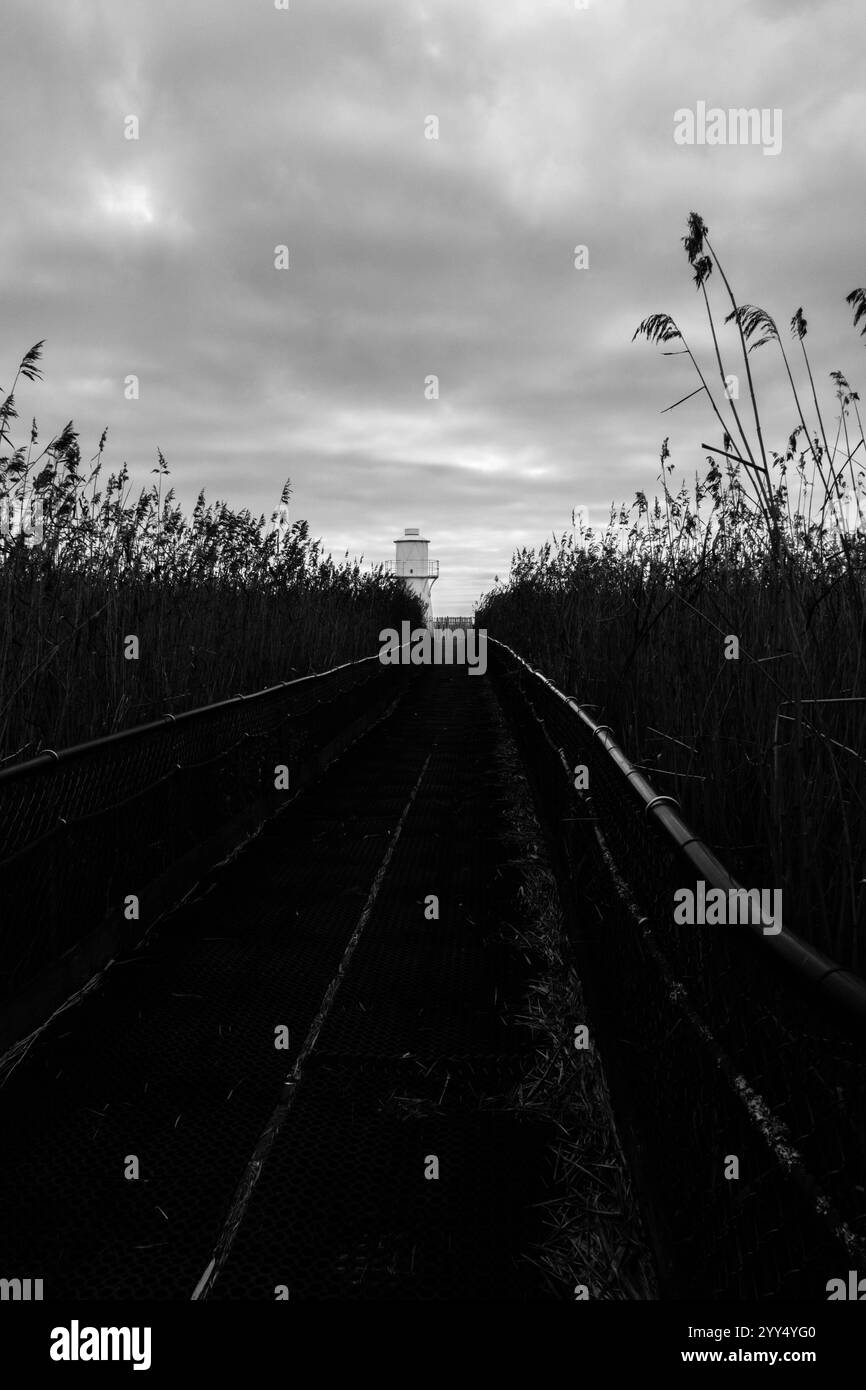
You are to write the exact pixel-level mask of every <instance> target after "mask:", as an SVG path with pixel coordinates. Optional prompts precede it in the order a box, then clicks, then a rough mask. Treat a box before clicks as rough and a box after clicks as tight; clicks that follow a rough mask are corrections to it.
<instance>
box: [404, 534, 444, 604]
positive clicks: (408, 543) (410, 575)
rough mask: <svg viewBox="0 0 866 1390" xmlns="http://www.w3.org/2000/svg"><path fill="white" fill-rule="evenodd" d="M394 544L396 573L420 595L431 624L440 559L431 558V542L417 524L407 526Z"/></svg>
mask: <svg viewBox="0 0 866 1390" xmlns="http://www.w3.org/2000/svg"><path fill="white" fill-rule="evenodd" d="M394 545H395V546H396V548H397V555H396V559H395V561H394V573H395V574H397V575H399V576H400V578H401V579H402V580H403V581H404V583H405V584H407V585H408V586H409V588H410V589H411V590H412V592H413V593H416V594H417V595H418V597H419V598H420V600H421V602H422V604H423V605H424V617H425V620H426V621H427V623H428V624H429V623H431V622H432V620H433V604H432V598H431V591H432V589H433V585H434V584H435V583H436V580H437V579H438V578H439V561H438V560H431V559H430V558H429V555H428V550H429V547H430V542H429V541H428V540H425V539H424V537H423V536H422V535H421V532H420V531H419V529H418V527H417V526H407V527H406V530H405V531H404V533H403V535H402V536H401V537H400V538H399V540H396V541H395V542H394Z"/></svg>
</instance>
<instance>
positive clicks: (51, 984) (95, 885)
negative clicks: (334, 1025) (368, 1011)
mask: <svg viewBox="0 0 866 1390" xmlns="http://www.w3.org/2000/svg"><path fill="white" fill-rule="evenodd" d="M411 673H412V668H411V667H408V666H397V667H390V666H383V665H382V663H381V662H380V661H379V659H378V657H376V656H372V657H368V658H365V659H363V660H361V661H356V662H351V663H348V664H346V665H343V666H339V667H336V668H335V669H333V670H331V671H327V672H323V673H321V674H318V675H313V676H308V677H303V678H301V679H299V680H294V681H288V682H284V683H283V684H281V685H278V686H274V687H271V688H270V689H268V690H263V691H260V692H258V693H256V694H254V695H249V696H240V695H239V696H236V697H235V698H233V699H230V700H224V701H221V702H219V703H216V704H212V705H207V706H205V707H203V708H201V709H196V710H190V711H188V712H186V713H184V714H179V715H177V716H172V715H167V716H166V717H165V718H164V719H162V720H158V721H156V722H154V723H150V724H147V725H143V726H140V727H138V728H133V729H129V730H126V731H123V732H121V733H118V734H113V735H111V736H109V737H107V738H103V739H98V740H95V741H92V742H89V743H85V744H81V745H79V746H77V747H74V748H69V749H65V750H63V751H62V752H59V753H54V752H46V753H43V754H42V755H41V756H40V757H38V758H35V759H33V760H31V761H30V762H27V763H22V764H19V765H17V766H15V767H12V768H9V769H7V770H6V771H4V772H0V881H2V907H0V914H2V915H0V953H2V954H0V958H2V960H3V964H4V971H3V976H2V982H0V1041H5V1040H8V1039H9V1038H10V1037H16V1036H21V1034H22V1033H23V1032H26V1031H27V1030H28V1029H29V1028H30V1027H32V1026H35V1023H36V1022H38V1021H41V1018H44V1016H45V1013H46V1011H50V1008H52V1007H56V1005H57V1004H58V1003H60V1002H61V1001H62V1000H63V999H64V998H66V997H67V996H68V995H69V994H70V993H72V992H73V991H74V990H75V989H77V988H79V987H80V986H81V985H82V984H83V983H84V982H85V980H86V979H88V978H89V977H90V975H92V974H93V973H94V972H95V971H96V970H98V969H100V968H101V967H102V966H103V965H104V964H105V963H106V961H107V960H108V959H109V958H110V957H111V956H112V955H113V954H115V952H116V951H117V950H118V949H119V948H121V947H123V946H124V945H128V944H130V943H132V942H134V941H135V940H137V939H139V938H140V937H141V936H142V935H143V934H144V932H145V930H146V929H147V927H148V926H149V925H150V924H151V923H152V922H153V921H154V920H155V919H156V918H158V917H159V916H160V915H161V913H162V912H163V911H165V909H166V908H167V907H169V906H170V905H171V904H172V903H173V902H177V901H178V900H179V898H180V897H182V896H183V894H184V893H185V892H186V891H188V890H189V888H190V887H192V886H193V885H194V883H195V882H196V880H197V878H198V877H199V876H200V875H201V873H202V872H203V871H204V870H205V869H206V868H208V867H210V866H211V865H212V864H213V863H215V862H216V861H217V860H218V858H219V857H220V855H221V853H228V852H229V851H230V850H232V849H234V848H235V847H236V845H237V843H238V842H239V840H240V839H242V838H243V837H244V835H245V834H246V833H249V831H250V830H251V829H252V828H253V827H254V826H255V825H256V824H257V823H261V821H262V820H263V819H265V817H266V816H267V815H269V814H272V813H273V812H275V811H276V810H278V809H279V808H280V807H281V806H283V805H285V804H286V801H287V800H288V799H289V798H290V797H292V796H293V795H294V793H295V792H296V791H297V790H299V789H300V788H301V787H302V786H303V785H305V784H306V783H307V782H309V781H310V780H311V778H312V777H314V776H315V775H317V773H318V772H320V771H321V770H323V769H324V767H325V766H327V763H328V762H329V761H330V760H331V758H332V757H334V756H335V755H336V754H337V753H338V752H339V751H340V749H341V748H343V747H345V746H346V745H347V744H348V743H349V742H351V741H352V739H353V738H355V737H357V736H358V734H359V733H361V732H362V731H363V730H364V729H365V728H366V727H368V726H369V725H370V724H371V723H372V722H374V721H375V719H376V718H378V717H379V716H380V715H381V714H382V713H383V712H384V711H385V710H386V709H387V708H388V706H389V704H390V703H391V702H393V701H394V699H395V698H397V696H398V695H399V693H400V692H401V691H402V690H403V689H404V688H405V684H406V682H407V680H409V679H411Z"/></svg>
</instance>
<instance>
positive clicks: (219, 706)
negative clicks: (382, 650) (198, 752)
mask: <svg viewBox="0 0 866 1390" xmlns="http://www.w3.org/2000/svg"><path fill="white" fill-rule="evenodd" d="M378 660H379V657H378V655H374V656H362V657H358V658H356V660H354V661H344V662H342V663H341V664H340V665H339V666H331V667H329V668H328V670H327V671H314V672H312V674H311V675H309V676H296V677H295V679H294V680H290V681H279V682H278V683H277V685H268V686H265V688H264V689H263V690H254V691H253V692H252V694H250V695H230V696H228V697H227V698H226V699H225V700H215V701H213V703H211V704H207V705H197V706H196V707H195V709H188V710H183V711H182V712H181V713H180V714H163V715H161V716H160V718H159V719H150V720H148V722H147V723H146V724H134V725H133V726H132V727H131V728H129V729H119V730H118V731H117V732H116V733H113V734H103V735H102V736H101V737H100V738H93V739H87V740H85V741H84V742H83V743H72V744H70V745H69V747H68V748H61V750H60V752H59V753H57V752H55V751H54V749H53V748H47V749H45V751H44V752H42V753H37V754H36V756H35V757H33V758H28V759H27V761H26V762H22V763H14V764H13V765H12V767H7V768H3V769H2V770H0V786H4V785H6V784H7V783H8V782H10V781H14V780H15V778H16V777H22V776H24V775H26V774H32V773H34V772H39V771H40V769H41V768H43V767H56V766H57V764H58V763H63V762H68V761H70V760H71V759H73V758H76V757H81V756H85V755H87V754H89V753H93V752H95V751H96V750H97V749H99V748H108V747H110V746H111V745H114V744H118V743H123V742H124V741H126V740H130V741H134V740H135V739H137V738H142V737H143V736H144V735H146V734H151V733H153V732H154V730H156V729H161V728H164V727H165V725H166V724H184V723H186V722H188V721H189V720H192V719H198V718H201V717H202V716H203V715H213V714H215V713H218V712H221V711H223V710H226V709H230V708H231V707H232V706H233V705H240V704H246V705H249V704H252V703H254V702H256V701H257V700H263V699H265V698H266V697H267V696H269V695H276V694H277V693H281V692H283V691H285V690H287V689H288V688H289V687H291V686H300V685H303V684H305V683H309V684H312V682H314V681H321V680H324V679H325V677H326V676H334V675H336V674H337V672H338V671H347V670H349V669H350V668H351V667H353V666H363V665H364V664H365V663H366V662H377V661H378Z"/></svg>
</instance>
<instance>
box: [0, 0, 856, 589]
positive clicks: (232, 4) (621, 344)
mask: <svg viewBox="0 0 866 1390" xmlns="http://www.w3.org/2000/svg"><path fill="white" fill-rule="evenodd" d="M4 31H5V32H4V43H3V47H2V52H0V67H2V73H0V92H2V97H0V103H2V105H0V122H2V129H0V135H2V151H3V167H4V175H5V178H4V189H5V192H6V216H5V217H4V218H3V221H2V225H0V250H2V256H0V303H2V306H3V312H2V314H0V350H2V354H0V381H2V382H3V383H4V384H8V378H9V377H10V375H11V373H12V371H13V370H14V367H15V364H16V362H17V360H18V358H19V357H20V356H21V354H22V353H23V352H24V351H25V349H26V348H28V347H29V346H30V345H31V343H33V342H35V341H36V340H37V339H39V338H45V339H46V340H47V342H46V351H45V361H44V365H45V376H46V380H45V383H44V385H42V386H39V387H27V388H26V389H25V390H23V391H21V392H20V394H19V407H20V410H21V414H22V416H23V417H26V416H29V415H30V414H36V416H37V418H38V421H39V423H40V426H41V427H42V429H43V431H44V432H45V433H48V432H49V431H51V430H56V429H58V428H59V427H60V426H61V425H62V424H63V423H65V421H66V420H67V419H68V418H69V417H70V416H72V417H74V419H75V422H76V426H77V427H78V428H79V429H80V430H81V435H82V452H83V454H84V455H85V456H89V454H90V453H91V452H93V450H94V449H95V446H96V441H97V439H98V436H99V433H100V432H101V430H102V428H103V426H104V425H106V424H107V425H108V426H109V458H110V462H111V464H112V465H113V466H114V465H117V464H119V463H120V462H121V460H122V459H127V460H128V461H129V464H130V467H131V469H132V471H133V474H134V476H135V477H136V478H137V479H139V480H140V481H141V482H142V483H145V482H147V481H148V479H149V472H148V470H149V469H150V468H151V467H152V466H153V462H154V459H155V452H156V447H157V445H159V446H160V447H161V448H162V450H163V452H164V453H165V455H166V457H167V458H168V460H169V464H170V466H171V468H172V472H173V475H174V482H175V485H176V487H177V489H178V492H179V494H180V495H181V497H182V498H183V499H184V500H186V501H191V500H192V499H193V498H194V496H195V494H196V493H197V492H198V490H199V488H201V487H205V488H206V489H207V491H208V495H209V496H211V497H216V496H219V497H225V498H226V499H227V500H228V501H229V502H231V503H232V504H233V505H236V506H249V507H250V508H251V509H252V510H253V511H254V512H259V511H264V512H266V513H270V512H271V511H272V510H273V508H274V507H275V506H276V503H277V500H278V497H279V492H280V489H281V486H282V483H283V481H284V479H285V478H286V477H287V476H291V478H292V483H293V488H294V497H293V504H292V506H293V512H294V514H295V515H299V516H304V517H306V518H307V519H308V520H309V521H310V525H311V528H312V531H313V533H314V534H315V535H319V536H321V537H322V538H323V540H324V542H325V545H326V546H327V547H328V548H329V549H332V550H333V551H334V553H335V554H341V553H342V552H343V551H346V550H348V551H349V552H350V554H353V555H356V554H362V553H363V555H364V556H366V557H367V558H368V559H380V558H381V559H385V558H390V557H391V556H392V554H393V547H392V541H393V538H394V536H396V535H398V534H400V533H402V531H403V529H404V527H405V526H406V525H419V526H421V527H422V528H423V531H424V534H426V535H429V536H430V537H431V539H432V546H431V554H433V555H435V556H436V557H438V558H439V560H440V562H441V574H442V577H441V578H440V580H439V583H438V586H437V589H436V591H435V593H434V598H435V603H436V608H437V611H439V612H440V613H442V612H455V613H459V612H468V611H471V606H472V603H473V601H474V600H475V599H477V597H478V596H479V594H480V593H481V592H482V591H483V590H484V589H486V588H488V587H489V586H490V584H491V582H492V579H493V575H494V574H495V573H498V574H500V575H502V576H504V575H505V574H506V573H507V570H508V564H509V559H510V556H511V553H512V551H513V550H514V549H515V548H516V547H517V546H522V545H527V544H528V545H533V544H537V543H538V542H540V541H542V540H544V538H545V537H546V536H548V535H549V534H550V533H551V531H561V530H563V529H564V528H566V527H567V526H568V525H569V523H570V516H571V510H572V508H573V507H575V506H578V505H584V506H588V507H589V509H590V513H591V516H592V517H593V519H600V518H601V517H602V516H603V514H604V513H605V512H606V510H607V507H608V504H609V503H610V502H611V501H614V500H616V501H621V500H622V501H629V500H631V499H632V498H633V495H634V492H635V490H636V489H637V488H643V489H645V490H647V491H652V488H653V483H654V479H655V475H656V473H657V468H658V465H657V455H658V448H659V445H660V442H661V439H662V438H663V436H664V435H666V434H669V435H670V439H671V445H670V447H671V450H672V456H673V461H674V462H675V463H676V464H677V465H678V466H679V467H680V468H681V469H682V470H683V471H684V472H685V473H686V474H693V472H694V470H695V469H696V468H700V467H701V464H702V457H703V455H702V451H701V449H700V443H701V441H702V440H704V439H710V440H712V442H717V441H716V433H715V432H714V429H713V424H712V418H711V416H710V414H709V411H708V407H707V405H706V403H705V402H702V401H700V400H699V399H698V398H695V400H694V401H691V402H689V403H688V404H687V405H685V406H683V407H681V408H680V409H679V410H678V411H677V412H674V413H673V414H670V415H665V416H661V415H660V413H659V412H660V411H661V409H662V408H663V407H664V406H667V405H669V404H670V403H672V402H673V401H674V400H676V399H677V398H678V397H680V396H682V395H685V394H686V393H687V392H688V391H689V390H691V389H693V386H694V385H695V384H696V383H695V382H694V381H693V380H692V378H691V377H690V376H689V374H688V370H687V367H686V366H685V365H684V364H683V361H682V359H678V358H673V359H665V358H661V357H660V356H659V354H658V353H657V351H655V350H653V349H651V348H648V347H647V346H646V345H644V344H633V343H632V342H631V336H632V333H633V331H634V329H635V327H636V325H637V323H638V322H639V321H640V320H641V319H642V318H643V317H644V316H645V315H646V314H647V313H649V312H651V311H653V310H656V309H666V310H668V311H670V312H671V313H673V314H674V315H675V316H676V318H677V319H678V321H679V322H680V323H681V324H682V326H683V327H684V329H685V330H686V332H687V333H691V334H692V336H693V337H694V341H695V343H696V344H697V345H700V346H701V347H702V351H704V356H705V360H707V361H709V358H708V356H707V355H706V352H705V345H706V342H707V338H706V325H705V322H702V319H701V312H700V311H701V304H700V300H699V299H698V297H697V296H696V295H695V291H694V288H693V286H692V284H691V280H690V277H689V270H688V266H687V263H686V261H685V258H684V255H683V252H682V247H681V245H680V243H679V238H680V237H681V236H682V234H683V231H684V227H685V219H686V216H687V214H688V212H689V211H690V210H691V209H693V208H694V209H696V210H698V211H700V212H701V213H702V215H703V216H704V218H705V219H706V221H707V223H708V224H709V227H710V230H711V233H712V235H713V239H714V243H715V245H716V248H717V250H718V251H719V253H720V255H721V256H722V259H723V263H724V265H725V269H726V271H727V273H728V275H729V277H730V278H731V280H732V282H733V284H734V287H735V289H736V291H737V293H738V295H739V297H740V298H741V299H742V300H746V301H751V302H757V303H760V304H762V305H763V306H764V307H765V308H767V309H768V310H769V311H770V312H771V313H772V314H774V315H775V316H776V317H777V318H778V320H779V322H780V324H781V323H785V324H786V323H787V321H788V319H789V318H790V315H791V314H792V313H793V311H794V310H795V309H796V308H797V306H798V305H800V304H803V305H804V308H805V312H806V316H807V318H808V319H809V329H810V339H809V341H810V346H811V348H812V352H813V355H814V360H815V362H816V363H817V364H818V365H819V368H820V371H821V374H822V376H823V377H824V379H825V380H826V373H828V372H829V371H830V370H831V369H833V368H837V367H838V368H841V369H842V370H843V371H845V372H846V374H847V375H848V376H849V377H850V379H851V381H852V384H853V385H855V386H857V385H858V384H859V380H860V379H861V372H860V369H861V367H862V365H863V362H864V357H863V343H862V340H860V339H858V337H857V336H856V334H855V332H854V331H853V329H852V328H851V324H850V311H849V310H848V309H847V307H846V306H845V304H844V302H843V301H844V296H845V294H846V293H847V292H848V291H849V290H851V289H853V288H855V287H856V286H858V285H862V284H864V283H866V263H864V258H863V245H862V212H863V207H862V190H863V187H864V184H866V178H864V175H866V168H864V165H866V153H864V145H863V141H862V138H861V132H862V130H863V129H864V126H866V95H864V88H863V84H862V79H861V78H860V74H859V71H858V68H859V66H860V65H861V63H862V52H863V40H864V37H866V11H863V10H862V9H860V8H859V7H856V6H851V5H850V4H848V3H842V0H839V3H837V0H828V3H825V4H823V5H821V6H820V7H816V6H814V5H811V4H810V5H806V4H805V3H803V4H801V3H792V0H784V3H783V0H749V2H748V3H740V4H733V5H730V6H727V7H721V8H719V7H709V6H695V5H694V4H693V3H692V0H662V2H660V3H656V4H653V5H648V4H647V3H646V0H589V4H588V7H587V9H585V10H583V9H577V8H576V6H575V5H574V4H572V3H569V0H509V2H508V3H503V4H496V5H494V4H490V3H484V0H430V2H429V3H426V4H424V3H416V2H415V0H388V3H382V0H366V3H365V4H364V5H358V4H357V0H329V2H327V3H323V2H322V0H316V3H313V0H290V9H289V10H288V11H284V10H277V9H276V8H275V6H274V5H273V4H272V3H266V2H265V0H259V3H256V4H251V3H250V0H184V4H183V5H178V4H176V3H174V0H101V2H100V0H71V2H70V0H65V2H64V3H58V2H57V0H43V2H42V3H41V4H40V5H38V6H34V5H31V4H28V3H27V2H26V0H12V2H11V3H10V4H7V6H6V7H5V10H4ZM698 101H705V102H706V103H707V104H708V105H710V106H718V107H722V108H725V109H727V108H733V107H742V106H746V107H758V108H771V109H772V108H779V109H780V110H781V112H782V120H783V144H782V150H781V153H780V154H779V155H778V157H775V158H768V157H765V156H764V155H763V153H762V151H761V149H760V148H758V147H755V146H736V147H734V146H727V147H724V146H722V147H720V146H715V147H711V146H707V145H704V146H691V147H681V146H678V145H677V144H675V142H674V140H673V129H674V112H675V111H676V110H677V109H678V108H683V107H694V106H695V104H696V103H697V102H698ZM131 115H132V116H135V117H136V118H137V120H138V125H139V130H138V134H139V138H138V139H137V140H128V139H126V138H124V129H125V122H126V121H127V118H128V117H129V116H131ZM430 116H435V117H436V120H437V121H438V139H435V140H434V139H428V138H425V129H426V130H428V131H429V130H430V123H429V120H428V118H429V117H430ZM127 128H128V127H127ZM281 244H285V245H286V246H288V248H289V262H290V264H289V269H288V270H277V269H275V266H274V248H275V247H276V246H278V245H281ZM578 244H583V245H585V246H586V247H587V248H588V253H589V267H588V268H587V269H583V270H577V269H575V266H574V248H575V246H576V245H578ZM720 288H721V287H720V286H719V285H715V286H713V289H714V292H716V293H717V292H718V291H719V289H720ZM718 303H719V307H720V308H721V309H722V310H724V308H725V305H724V303H723V301H722V300H721V299H720V300H719V301H718ZM768 352H769V350H768V349H764V350H763V353H764V355H762V356H761V357H760V358H759V359H757V360H756V373H757V375H758V378H759V386H760V387H761V389H762V394H763V398H764V399H765V401H766V404H767V412H768V421H769V428H768V430H767V433H768V436H769V438H770V442H771V443H776V444H778V445H779V446H780V447H781V446H782V445H783V442H784V437H785V435H786V434H787V432H788V430H789V429H790V428H791V426H792V425H793V423H794V421H793V419H792V418H791V416H790V411H789V407H788V404H787V400H786V397H785V393H784V391H783V389H782V388H783V382H782V381H781V380H780V377H779V373H778V370H777V362H776V361H775V360H774V359H773V358H772V357H771V356H769V355H766V354H767V353H768ZM734 369H735V370H736V368H734ZM130 373H134V374H136V375H137V376H138V377H139V379H140V399H139V400H138V401H127V400H125V399H124V386H123V383H124V379H125V378H126V377H127V376H128V375H129V374H130ZM431 375H435V376H437V377H438V379H439V398H438V399H436V400H430V399H427V398H425V389H424V384H425V379H426V378H428V377H429V376H431ZM827 399H828V401H829V400H831V399H832V397H831V393H830V392H829V391H828V394H827Z"/></svg>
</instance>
